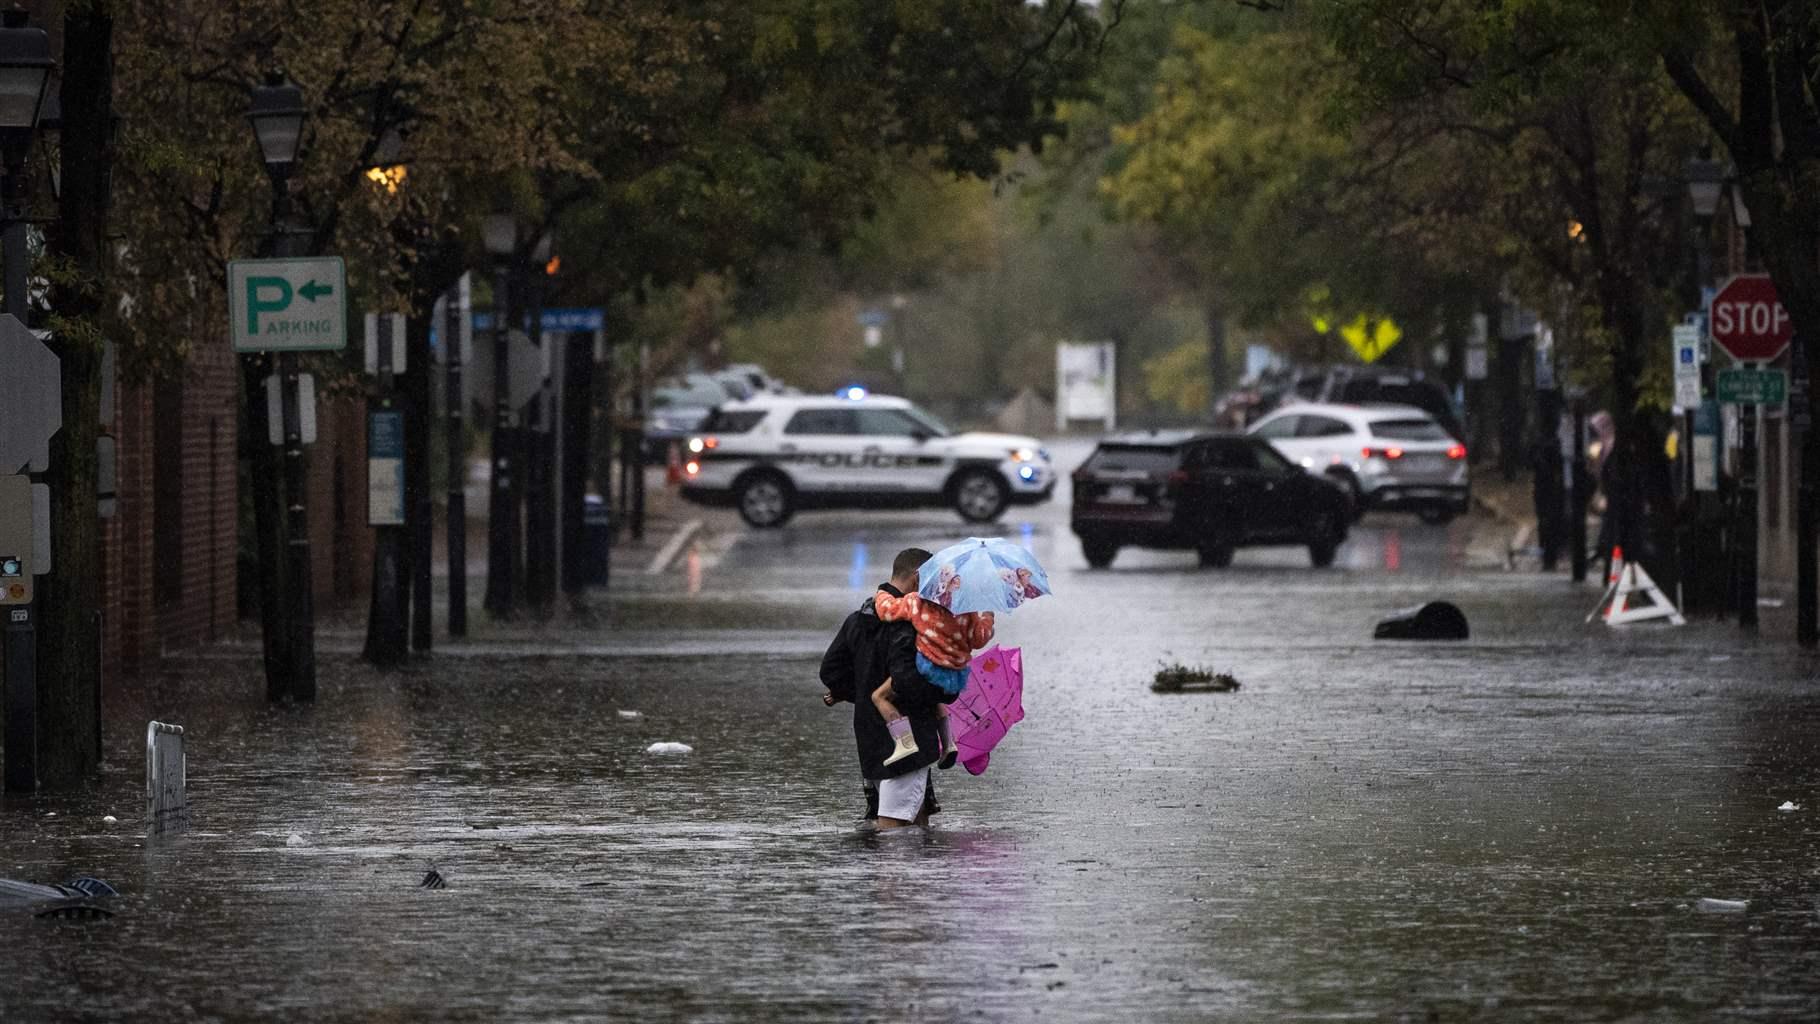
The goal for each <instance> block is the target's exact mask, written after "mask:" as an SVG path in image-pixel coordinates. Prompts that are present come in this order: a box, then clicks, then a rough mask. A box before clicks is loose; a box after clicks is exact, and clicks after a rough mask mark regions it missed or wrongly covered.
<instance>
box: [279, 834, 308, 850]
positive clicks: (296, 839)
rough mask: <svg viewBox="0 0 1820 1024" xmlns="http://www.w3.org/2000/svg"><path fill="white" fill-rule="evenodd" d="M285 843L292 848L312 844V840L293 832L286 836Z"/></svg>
mask: <svg viewBox="0 0 1820 1024" xmlns="http://www.w3.org/2000/svg"><path fill="white" fill-rule="evenodd" d="M284 845H286V846H289V847H291V848H292V849H296V848H297V847H299V846H308V845H310V841H309V840H308V839H305V838H303V836H301V835H299V834H297V833H296V832H292V833H291V834H290V835H289V836H287V837H286V838H285V840H284Z"/></svg>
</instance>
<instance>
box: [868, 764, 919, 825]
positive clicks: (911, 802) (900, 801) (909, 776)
mask: <svg viewBox="0 0 1820 1024" xmlns="http://www.w3.org/2000/svg"><path fill="white" fill-rule="evenodd" d="M928 792H929V769H928V768H927V767H922V768H918V769H917V770H916V771H913V772H906V773H904V774H903V775H899V776H898V777H897V778H895V779H880V780H879V783H878V816H879V817H881V818H896V819H897V820H898V821H915V820H916V816H917V815H919V814H921V813H922V812H923V797H924V795H926V794H927V793H928Z"/></svg>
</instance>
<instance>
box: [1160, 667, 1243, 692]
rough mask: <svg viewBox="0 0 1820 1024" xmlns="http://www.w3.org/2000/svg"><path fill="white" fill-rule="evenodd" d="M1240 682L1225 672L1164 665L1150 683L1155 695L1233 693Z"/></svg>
mask: <svg viewBox="0 0 1820 1024" xmlns="http://www.w3.org/2000/svg"><path fill="white" fill-rule="evenodd" d="M1238 688H1239V681H1238V680H1237V679H1234V678H1233V677H1232V676H1230V675H1228V674H1226V673H1224V672H1213V671H1210V670H1208V669H1204V668H1198V667H1197V668H1189V667H1188V666H1186V665H1182V664H1175V665H1164V666H1163V667H1162V668H1160V669H1158V670H1157V673H1156V677H1155V678H1154V679H1152V680H1151V681H1150V689H1151V692H1153V693H1231V692H1232V691H1234V690H1236V689H1238Z"/></svg>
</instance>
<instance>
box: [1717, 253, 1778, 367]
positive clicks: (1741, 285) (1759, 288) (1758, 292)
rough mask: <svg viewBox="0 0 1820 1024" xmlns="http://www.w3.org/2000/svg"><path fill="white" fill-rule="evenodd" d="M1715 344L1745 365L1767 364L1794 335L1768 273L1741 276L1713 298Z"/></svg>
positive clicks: (1728, 282) (1727, 284)
mask: <svg viewBox="0 0 1820 1024" xmlns="http://www.w3.org/2000/svg"><path fill="white" fill-rule="evenodd" d="M1712 314H1713V316H1712V321H1713V322H1712V331H1713V342H1714V343H1715V344H1717V345H1718V346H1719V347H1720V348H1722V349H1724V350H1725V351H1727V352H1729V353H1731V357H1732V358H1733V359H1736V360H1738V361H1739V362H1742V363H1767V362H1769V361H1770V360H1772V359H1774V358H1776V357H1777V356H1779V355H1781V354H1782V350H1783V349H1785V348H1787V347H1788V343H1789V340H1790V339H1791V338H1793V337H1794V336H1795V325H1794V323H1793V322H1792V321H1791V320H1789V318H1788V310H1787V309H1786V308H1784V307H1783V305H1782V303H1781V302H1780V301H1779V300H1778V299H1777V298H1776V286H1775V284H1774V283H1773V282H1771V281H1770V279H1769V275H1767V274H1740V275H1738V276H1737V277H1734V278H1732V279H1731V280H1730V281H1727V282H1725V287H1723V288H1721V289H1719V294H1717V295H1715V296H1713V310H1712Z"/></svg>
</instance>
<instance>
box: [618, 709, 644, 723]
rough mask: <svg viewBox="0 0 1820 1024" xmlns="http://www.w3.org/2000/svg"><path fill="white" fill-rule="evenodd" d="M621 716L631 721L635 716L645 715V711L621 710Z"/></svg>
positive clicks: (641, 716)
mask: <svg viewBox="0 0 1820 1024" xmlns="http://www.w3.org/2000/svg"><path fill="white" fill-rule="evenodd" d="M619 717H621V718H624V719H626V720H627V721H631V720H632V719H634V718H643V717H645V713H644V712H643V711H621V712H620V713H619Z"/></svg>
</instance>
